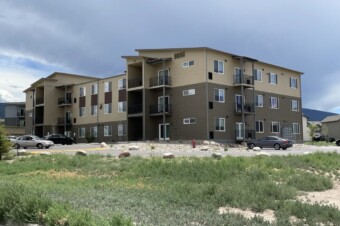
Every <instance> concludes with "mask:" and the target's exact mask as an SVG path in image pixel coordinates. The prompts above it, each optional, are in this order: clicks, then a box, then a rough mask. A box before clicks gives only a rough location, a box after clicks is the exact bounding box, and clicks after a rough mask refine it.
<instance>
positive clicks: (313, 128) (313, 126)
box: [308, 123, 318, 141]
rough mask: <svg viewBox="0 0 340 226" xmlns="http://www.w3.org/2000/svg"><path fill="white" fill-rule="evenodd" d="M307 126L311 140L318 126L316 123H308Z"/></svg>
mask: <svg viewBox="0 0 340 226" xmlns="http://www.w3.org/2000/svg"><path fill="white" fill-rule="evenodd" d="M308 128H309V136H310V137H311V138H312V141H313V137H314V135H315V132H316V130H317V128H318V126H317V124H311V123H308Z"/></svg>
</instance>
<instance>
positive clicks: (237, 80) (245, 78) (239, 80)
mask: <svg viewBox="0 0 340 226" xmlns="http://www.w3.org/2000/svg"><path fill="white" fill-rule="evenodd" d="M234 84H235V85H249V86H253V85H254V77H253V76H251V75H244V74H243V75H240V74H238V75H234Z"/></svg>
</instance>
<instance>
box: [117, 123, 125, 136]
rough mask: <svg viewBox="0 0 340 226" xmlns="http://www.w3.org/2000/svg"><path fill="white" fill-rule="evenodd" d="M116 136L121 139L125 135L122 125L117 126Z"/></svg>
mask: <svg viewBox="0 0 340 226" xmlns="http://www.w3.org/2000/svg"><path fill="white" fill-rule="evenodd" d="M117 134H118V136H119V137H122V136H124V135H125V125H124V124H118V126H117Z"/></svg>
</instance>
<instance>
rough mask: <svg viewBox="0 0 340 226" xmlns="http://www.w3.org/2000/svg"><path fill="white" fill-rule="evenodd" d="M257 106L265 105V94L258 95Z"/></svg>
mask: <svg viewBox="0 0 340 226" xmlns="http://www.w3.org/2000/svg"><path fill="white" fill-rule="evenodd" d="M255 105H256V107H263V95H256V102H255Z"/></svg>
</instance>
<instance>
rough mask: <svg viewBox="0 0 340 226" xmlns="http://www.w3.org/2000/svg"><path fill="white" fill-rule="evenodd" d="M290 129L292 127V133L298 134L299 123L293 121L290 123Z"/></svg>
mask: <svg viewBox="0 0 340 226" xmlns="http://www.w3.org/2000/svg"><path fill="white" fill-rule="evenodd" d="M292 129H293V134H300V124H299V123H295V122H294V123H293V124H292ZM296 130H297V131H296Z"/></svg>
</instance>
